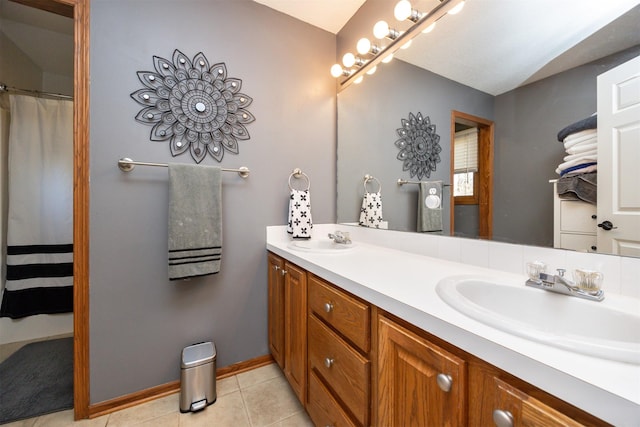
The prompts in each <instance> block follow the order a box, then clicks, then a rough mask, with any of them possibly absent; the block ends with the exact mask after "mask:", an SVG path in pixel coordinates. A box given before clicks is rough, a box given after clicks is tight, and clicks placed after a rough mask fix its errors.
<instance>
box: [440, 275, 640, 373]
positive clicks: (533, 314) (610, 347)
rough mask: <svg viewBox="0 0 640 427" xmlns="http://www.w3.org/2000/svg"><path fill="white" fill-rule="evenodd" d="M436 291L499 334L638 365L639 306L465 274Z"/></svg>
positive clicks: (446, 300) (449, 280) (639, 340)
mask: <svg viewBox="0 0 640 427" xmlns="http://www.w3.org/2000/svg"><path fill="white" fill-rule="evenodd" d="M436 292H437V293H438V295H439V296H440V298H442V300H444V301H445V302H446V303H447V304H449V305H450V306H451V307H453V308H454V309H456V310H458V311H459V312H461V313H462V314H464V315H466V316H469V317H471V318H473V319H475V320H477V321H479V322H482V323H485V324H487V325H489V326H492V327H494V328H497V329H500V330H502V331H505V332H508V333H511V334H514V335H518V336H521V337H524V338H528V339H532V340H535V341H539V342H542V343H545V344H548V345H552V346H555V347H560V348H563V349H565V350H570V351H574V352H577V353H582V354H587V355H590V356H596V357H601V358H605V359H610V360H616V361H620V362H627V363H633V364H640V311H639V309H640V307H639V306H638V305H637V304H636V305H635V307H634V304H633V303H632V304H626V305H625V304H617V305H616V304H613V303H607V300H605V301H604V302H595V301H588V300H582V299H579V298H575V297H571V296H566V295H560V294H555V293H552V292H548V291H544V290H540V289H533V288H528V287H526V286H525V285H524V282H523V283H522V286H517V287H516V286H509V285H501V284H497V283H492V282H491V281H490V280H489V279H483V278H472V277H468V276H459V277H451V278H447V279H444V280H442V281H440V282H439V283H438V285H437V286H436Z"/></svg>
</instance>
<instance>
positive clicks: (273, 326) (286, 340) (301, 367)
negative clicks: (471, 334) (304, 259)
mask: <svg viewBox="0 0 640 427" xmlns="http://www.w3.org/2000/svg"><path fill="white" fill-rule="evenodd" d="M268 266H269V274H268V286H269V298H268V299H269V321H268V322H269V326H268V327H269V348H270V350H271V354H272V356H273V358H274V359H275V361H276V362H277V363H278V365H280V368H282V370H283V372H284V375H285V377H286V378H287V380H288V381H289V384H290V385H291V388H292V389H293V391H294V392H295V394H296V396H297V397H298V399H299V400H300V402H301V403H303V404H304V402H305V400H306V392H307V273H306V271H305V270H303V269H301V268H300V267H298V266H296V265H295V264H293V263H290V262H289V261H286V260H284V259H282V258H281V257H279V256H277V255H274V254H272V253H269V254H268Z"/></svg>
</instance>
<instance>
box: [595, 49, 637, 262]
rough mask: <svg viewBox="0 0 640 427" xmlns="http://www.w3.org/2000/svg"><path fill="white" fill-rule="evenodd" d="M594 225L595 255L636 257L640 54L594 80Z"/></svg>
mask: <svg viewBox="0 0 640 427" xmlns="http://www.w3.org/2000/svg"><path fill="white" fill-rule="evenodd" d="M598 224H599V226H598V252H604V253H614V254H620V255H630V256H637V257H640V56H638V57H636V58H634V59H632V60H630V61H628V62H625V63H624V64H622V65H619V66H618V67H616V68H613V69H612V70H609V71H607V72H606V73H603V74H601V75H599V76H598ZM609 228H610V229H609Z"/></svg>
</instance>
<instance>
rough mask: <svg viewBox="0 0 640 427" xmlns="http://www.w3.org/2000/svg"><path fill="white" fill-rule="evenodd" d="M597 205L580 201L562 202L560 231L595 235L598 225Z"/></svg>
mask: <svg viewBox="0 0 640 427" xmlns="http://www.w3.org/2000/svg"><path fill="white" fill-rule="evenodd" d="M595 214H596V205H592V204H589V203H586V202H582V201H580V200H561V201H560V230H561V231H573V232H582V233H595V232H596V230H597V228H596V227H597V226H598V223H597V221H596V218H592V216H594V215H595Z"/></svg>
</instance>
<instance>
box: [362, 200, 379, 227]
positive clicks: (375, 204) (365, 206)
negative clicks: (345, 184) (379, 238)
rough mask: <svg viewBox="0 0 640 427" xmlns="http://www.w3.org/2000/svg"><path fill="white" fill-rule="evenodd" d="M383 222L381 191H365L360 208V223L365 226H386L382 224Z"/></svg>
mask: <svg viewBox="0 0 640 427" xmlns="http://www.w3.org/2000/svg"><path fill="white" fill-rule="evenodd" d="M382 223H383V220H382V195H381V194H380V192H377V193H369V192H365V193H364V197H363V198H362V207H361V208H360V221H359V224H360V225H362V226H364V227H371V228H384V227H382V226H381V225H382Z"/></svg>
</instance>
